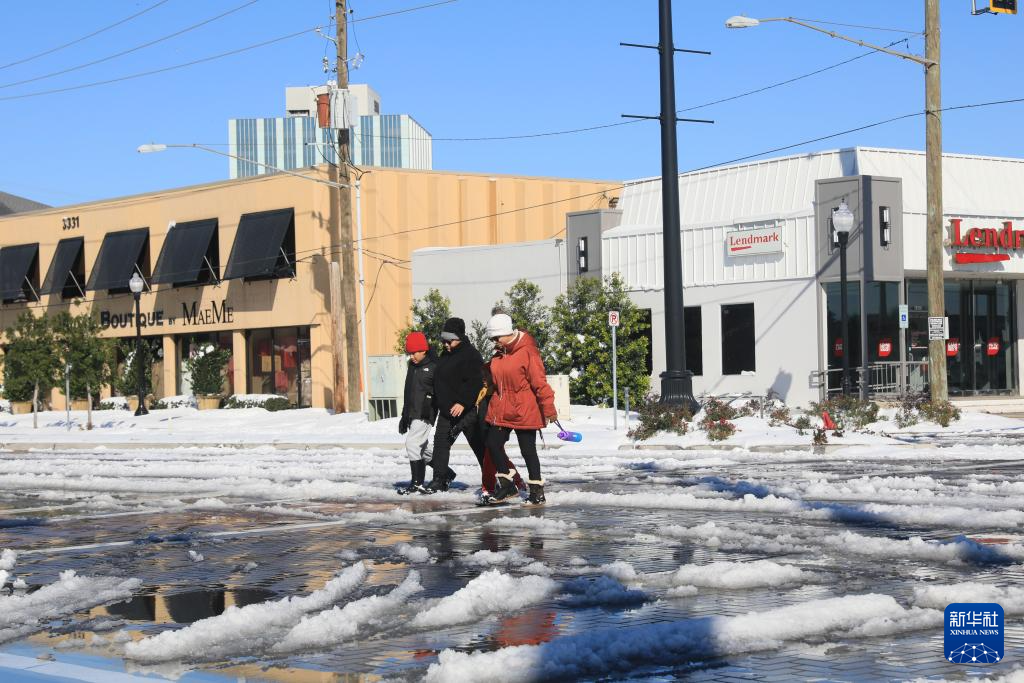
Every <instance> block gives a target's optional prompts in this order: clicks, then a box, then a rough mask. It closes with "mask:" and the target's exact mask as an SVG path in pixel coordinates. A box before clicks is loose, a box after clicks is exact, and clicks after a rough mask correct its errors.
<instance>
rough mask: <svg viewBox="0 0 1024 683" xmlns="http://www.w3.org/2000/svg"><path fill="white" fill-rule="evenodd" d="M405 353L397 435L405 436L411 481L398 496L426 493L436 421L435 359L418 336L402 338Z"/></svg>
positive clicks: (417, 334)
mask: <svg viewBox="0 0 1024 683" xmlns="http://www.w3.org/2000/svg"><path fill="white" fill-rule="evenodd" d="M405 351H406V353H408V354H409V369H408V370H407V371H406V374H405V405H404V406H403V407H402V419H401V420H399V422H398V433H399V434H405V452H406V453H407V454H408V456H409V469H410V471H411V472H412V479H411V480H410V481H409V485H408V486H407V487H405V488H404V489H399V491H398V492H399V493H403V494H409V493H427V491H426V489H425V488H424V487H423V479H424V477H425V476H426V471H427V463H428V462H429V461H430V460H431V458H432V457H433V452H432V449H431V447H430V432H431V430H432V429H433V427H434V420H435V419H437V409H436V408H434V374H435V371H436V369H437V356H436V355H435V354H434V351H433V349H431V348H430V344H428V343H427V337H426V335H424V334H423V333H422V332H410V333H409V335H408V336H407V337H406V338H405Z"/></svg>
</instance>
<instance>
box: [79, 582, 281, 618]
mask: <svg viewBox="0 0 1024 683" xmlns="http://www.w3.org/2000/svg"><path fill="white" fill-rule="evenodd" d="M274 596H275V594H274V593H273V592H272V591H268V590H264V589H261V588H230V589H207V590H198V591H189V592H184V593H166V594H162V593H150V594H144V595H137V596H135V597H134V598H132V599H131V600H128V601H125V602H118V603H115V604H113V605H107V606H106V607H100V608H97V609H95V610H92V611H91V612H90V616H92V617H96V616H100V614H102V613H103V612H105V613H106V615H107V616H110V617H113V618H118V619H124V620H126V621H135V622H149V623H153V624H191V623H194V622H196V621H200V620H201V619H209V618H210V617H215V616H218V615H220V614H223V613H224V610H226V609H227V608H228V607H231V606H232V605H233V606H235V607H245V606H246V605H251V604H254V603H258V602H266V601H267V600H271V599H273V598H274Z"/></svg>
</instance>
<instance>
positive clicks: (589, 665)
mask: <svg viewBox="0 0 1024 683" xmlns="http://www.w3.org/2000/svg"><path fill="white" fill-rule="evenodd" d="M906 611H907V610H906V609H904V608H903V607H901V606H900V605H899V604H898V603H897V602H896V601H895V600H894V599H893V598H891V597H890V596H888V595H856V596H846V597H842V598H830V599H825V600H814V601H810V602H806V603H802V604H797V605H790V606H787V607H780V608H778V609H773V610H768V611H764V612H752V613H750V614H746V615H743V616H736V617H704V618H700V619H687V620H684V621H676V622H668V623H659V624H648V625H643V626H633V627H622V628H617V629H607V630H594V631H587V632H584V633H580V634H579V635H573V636H564V637H561V638H556V639H554V640H552V641H550V642H548V643H544V644H542V645H520V646H516V647H507V648H503V649H501V650H498V651H496V652H472V653H464V652H457V651H455V650H445V651H443V652H442V653H441V654H440V655H439V658H438V663H437V664H434V665H431V667H430V669H429V670H428V672H427V681H443V682H444V683H470V682H472V681H496V682H500V683H516V682H519V681H524V682H525V681H539V680H554V679H559V680H561V679H572V678H580V677H584V676H594V675H607V674H608V673H609V672H615V671H629V670H631V669H633V668H635V667H640V666H651V665H658V664H661V665H668V664H674V663H683V662H686V661H690V660H692V659H693V657H694V655H695V654H697V655H700V656H701V658H702V659H703V658H709V657H713V656H722V655H729V654H738V653H743V652H752V651H757V650H765V649H772V648H775V647H778V646H779V645H780V644H781V643H783V642H786V641H790V640H798V639H805V638H810V637H819V636H827V635H829V634H831V633H834V632H837V631H848V630H851V629H853V628H855V627H857V626H859V625H862V624H864V623H867V622H868V621H870V620H874V619H883V618H898V617H900V616H902V615H903V614H904V613H905V612H906Z"/></svg>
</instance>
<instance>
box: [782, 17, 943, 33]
mask: <svg viewBox="0 0 1024 683" xmlns="http://www.w3.org/2000/svg"><path fill="white" fill-rule="evenodd" d="M792 18H793V19H796V20H797V21H806V22H807V23H809V24H826V25H828V26H845V27H847V28H863V29H867V30H868V31H888V32H890V33H908V34H910V35H912V36H923V35H924V32H923V31H907V30H904V29H901V28H886V27H884V26H865V25H863V24H843V23H840V22H838V21H824V20H822V19H801V18H800V17H792Z"/></svg>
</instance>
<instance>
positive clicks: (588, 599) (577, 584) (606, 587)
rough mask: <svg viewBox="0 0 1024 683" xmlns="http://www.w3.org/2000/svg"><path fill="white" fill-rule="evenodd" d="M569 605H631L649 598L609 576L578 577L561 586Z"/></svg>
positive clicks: (640, 603) (638, 603) (646, 600)
mask: <svg viewBox="0 0 1024 683" xmlns="http://www.w3.org/2000/svg"><path fill="white" fill-rule="evenodd" d="M562 590H563V591H564V592H565V593H567V594H568V595H567V597H566V598H565V603H566V604H567V605H569V606H570V607H577V608H579V607H632V606H636V605H642V604H643V603H645V602H648V601H649V600H651V598H650V597H649V596H648V595H647V594H646V593H644V592H643V591H638V590H630V589H628V588H626V587H625V586H623V585H622V584H621V583H619V582H618V581H616V580H615V579H613V578H612V577H610V576H605V575H602V576H598V577H597V578H596V579H587V578H579V579H573V580H572V581H568V582H566V583H565V585H563V586H562Z"/></svg>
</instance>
